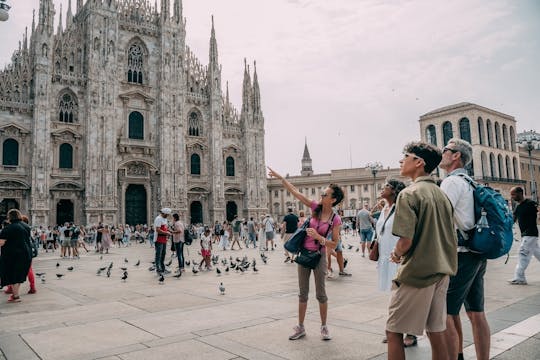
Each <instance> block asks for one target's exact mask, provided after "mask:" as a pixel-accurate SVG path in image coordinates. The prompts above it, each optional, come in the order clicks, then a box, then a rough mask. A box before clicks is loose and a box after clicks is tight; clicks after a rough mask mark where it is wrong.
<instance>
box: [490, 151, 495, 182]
mask: <svg viewBox="0 0 540 360" xmlns="http://www.w3.org/2000/svg"><path fill="white" fill-rule="evenodd" d="M489 169H490V170H491V176H492V177H494V178H495V177H497V168H496V167H495V155H493V153H491V154H489Z"/></svg>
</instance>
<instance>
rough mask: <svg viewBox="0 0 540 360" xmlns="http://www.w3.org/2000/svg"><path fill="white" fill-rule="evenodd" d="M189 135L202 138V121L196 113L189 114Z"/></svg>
mask: <svg viewBox="0 0 540 360" xmlns="http://www.w3.org/2000/svg"><path fill="white" fill-rule="evenodd" d="M188 135H189V136H202V127H201V119H200V116H199V114H198V113H197V112H196V111H192V112H190V113H189V119H188Z"/></svg>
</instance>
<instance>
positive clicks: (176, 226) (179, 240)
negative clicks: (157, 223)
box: [171, 213, 185, 275]
mask: <svg viewBox="0 0 540 360" xmlns="http://www.w3.org/2000/svg"><path fill="white" fill-rule="evenodd" d="M173 219H174V220H173V224H172V229H171V233H172V234H173V235H172V238H173V239H172V242H173V244H174V249H175V251H176V257H177V258H178V273H179V274H180V275H182V272H184V244H185V238H184V224H182V222H181V221H180V216H179V215H178V214H176V213H174V214H173Z"/></svg>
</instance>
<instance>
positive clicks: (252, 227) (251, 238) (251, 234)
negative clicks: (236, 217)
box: [246, 216, 257, 249]
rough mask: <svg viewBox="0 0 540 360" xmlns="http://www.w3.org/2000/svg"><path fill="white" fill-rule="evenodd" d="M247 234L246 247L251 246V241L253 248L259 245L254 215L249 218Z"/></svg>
mask: <svg viewBox="0 0 540 360" xmlns="http://www.w3.org/2000/svg"><path fill="white" fill-rule="evenodd" d="M247 235H248V240H247V242H246V248H248V247H249V243H252V244H253V248H254V249H255V248H256V247H257V226H256V224H255V221H254V220H253V216H252V217H250V218H249V220H248V222H247Z"/></svg>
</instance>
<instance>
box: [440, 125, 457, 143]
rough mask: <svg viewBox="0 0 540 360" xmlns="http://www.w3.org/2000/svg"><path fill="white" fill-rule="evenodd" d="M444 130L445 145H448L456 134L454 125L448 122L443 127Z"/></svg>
mask: <svg viewBox="0 0 540 360" xmlns="http://www.w3.org/2000/svg"><path fill="white" fill-rule="evenodd" d="M442 129H443V145H446V144H448V140H450V139H451V138H453V137H454V132H453V131H452V123H451V122H450V121H447V122H445V123H444V124H443V126H442Z"/></svg>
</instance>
